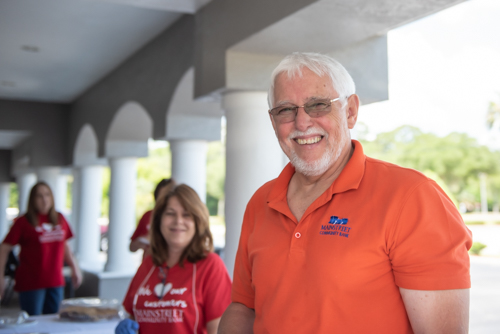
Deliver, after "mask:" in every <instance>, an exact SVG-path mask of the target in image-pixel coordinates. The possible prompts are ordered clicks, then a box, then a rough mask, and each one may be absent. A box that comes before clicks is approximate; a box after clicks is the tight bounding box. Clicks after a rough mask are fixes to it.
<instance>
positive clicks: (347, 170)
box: [267, 140, 366, 220]
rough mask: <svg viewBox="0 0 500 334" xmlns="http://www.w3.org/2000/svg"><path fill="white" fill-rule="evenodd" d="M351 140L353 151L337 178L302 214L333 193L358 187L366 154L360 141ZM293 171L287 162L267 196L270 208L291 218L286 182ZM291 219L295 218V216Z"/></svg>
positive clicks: (321, 203)
mask: <svg viewBox="0 0 500 334" xmlns="http://www.w3.org/2000/svg"><path fill="white" fill-rule="evenodd" d="M351 142H352V145H353V146H354V152H353V154H352V156H351V158H350V159H349V161H348V162H347V164H346V165H345V166H344V169H343V170H342V172H341V173H340V175H339V176H338V177H337V179H336V180H335V181H334V182H333V183H332V185H331V186H330V187H329V188H328V189H327V190H326V191H325V192H324V193H323V194H322V195H321V196H319V197H318V198H317V199H316V200H315V201H314V202H313V203H312V204H311V206H310V207H309V208H308V210H307V211H306V213H305V214H304V216H305V215H306V214H307V213H308V212H310V211H314V210H315V209H316V208H318V207H320V206H322V205H324V204H325V203H326V202H328V201H330V200H331V198H332V197H333V195H334V194H338V193H343V192H346V191H348V190H352V189H358V187H359V184H360V183H361V180H362V179H363V175H364V173H365V161H366V156H365V154H364V152H363V147H362V146H361V143H360V142H358V141H357V140H352V141H351ZM294 173H295V168H294V167H293V166H292V164H291V163H288V164H287V165H286V167H285V168H284V169H283V171H282V172H281V174H280V175H279V176H278V178H277V179H276V182H275V183H274V185H273V187H272V189H271V191H270V192H269V195H268V197H267V203H269V206H270V207H271V208H273V209H275V210H277V211H279V212H281V213H283V214H284V215H286V216H289V217H290V218H292V217H293V215H292V213H291V212H290V209H289V207H288V203H287V200H286V194H287V190H288V184H289V183H290V179H291V178H292V176H293V174H294ZM292 219H293V220H295V218H292Z"/></svg>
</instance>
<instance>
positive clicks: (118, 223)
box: [104, 158, 137, 271]
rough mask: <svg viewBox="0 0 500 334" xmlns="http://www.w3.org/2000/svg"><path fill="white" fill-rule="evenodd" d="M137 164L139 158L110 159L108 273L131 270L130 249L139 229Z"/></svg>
mask: <svg viewBox="0 0 500 334" xmlns="http://www.w3.org/2000/svg"><path fill="white" fill-rule="evenodd" d="M136 162H137V159H136V158H111V159H110V167H111V183H110V186H109V227H108V241H109V248H108V261H107V263H106V266H105V267H104V270H105V271H126V270H129V269H130V268H131V263H132V254H131V253H130V251H129V249H128V246H129V242H130V236H131V235H132V233H133V232H134V227H135V187H136V177H137V167H136ZM135 269H136V268H135V267H134V270H135Z"/></svg>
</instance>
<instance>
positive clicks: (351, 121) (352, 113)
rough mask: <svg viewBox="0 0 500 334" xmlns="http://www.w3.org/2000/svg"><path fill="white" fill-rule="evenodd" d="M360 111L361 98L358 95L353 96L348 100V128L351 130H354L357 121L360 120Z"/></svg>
mask: <svg viewBox="0 0 500 334" xmlns="http://www.w3.org/2000/svg"><path fill="white" fill-rule="evenodd" d="M358 110H359V97H358V96H357V95H356V94H352V95H351V96H349V97H348V98H347V107H346V116H347V126H348V127H349V129H352V128H354V125H356V121H357V120H358Z"/></svg>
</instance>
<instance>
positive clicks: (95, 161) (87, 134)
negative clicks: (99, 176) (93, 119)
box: [73, 123, 104, 166]
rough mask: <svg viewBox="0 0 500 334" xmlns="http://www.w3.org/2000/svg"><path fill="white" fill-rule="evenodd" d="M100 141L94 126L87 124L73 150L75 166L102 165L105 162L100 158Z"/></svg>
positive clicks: (79, 133)
mask: <svg viewBox="0 0 500 334" xmlns="http://www.w3.org/2000/svg"><path fill="white" fill-rule="evenodd" d="M98 150H99V140H98V139H97V135H96V133H95V131H94V128H93V127H92V125H90V124H88V123H86V124H84V125H83V126H82V128H81V129H80V131H79V132H78V136H77V138H76V142H75V147H74V149H73V164H74V165H75V166H88V165H102V164H104V160H103V159H100V158H99V157H98Z"/></svg>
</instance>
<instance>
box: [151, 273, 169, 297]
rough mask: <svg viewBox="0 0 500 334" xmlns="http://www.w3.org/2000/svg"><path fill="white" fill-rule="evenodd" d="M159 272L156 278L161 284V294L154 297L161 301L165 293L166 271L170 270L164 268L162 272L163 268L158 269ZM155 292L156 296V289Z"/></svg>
mask: <svg viewBox="0 0 500 334" xmlns="http://www.w3.org/2000/svg"><path fill="white" fill-rule="evenodd" d="M159 269H160V270H159V271H158V278H159V279H160V281H161V284H162V287H161V292H160V294H159V295H156V297H158V300H160V299H162V298H163V296H164V293H165V285H166V283H167V276H168V270H169V269H170V268H169V267H167V266H165V270H163V267H159ZM154 290H155V294H156V289H154Z"/></svg>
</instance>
